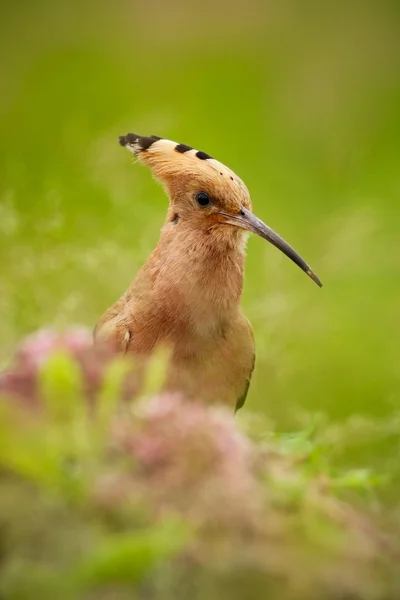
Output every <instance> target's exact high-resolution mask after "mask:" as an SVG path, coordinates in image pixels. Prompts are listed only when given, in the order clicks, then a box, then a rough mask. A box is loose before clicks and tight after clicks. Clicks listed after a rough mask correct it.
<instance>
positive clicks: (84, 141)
mask: <svg viewBox="0 0 400 600" xmlns="http://www.w3.org/2000/svg"><path fill="white" fill-rule="evenodd" d="M399 16H400V15H399V10H398V6H397V4H396V3H395V2H383V3H379V4H378V3H373V2H363V3H352V4H351V6H349V5H348V3H339V4H332V5H330V4H323V5H318V4H317V3H314V2H312V1H310V2H306V3H302V4H301V5H300V4H298V3H296V2H291V1H290V0H289V1H288V2H285V3H278V2H276V3H264V2H261V0H260V1H258V0H250V1H249V2H248V3H246V4H241V3H227V2H225V1H224V0H220V1H218V2H216V3H213V4H212V3H211V2H203V3H200V4H197V5H193V6H188V5H187V4H184V3H182V2H180V1H179V0H174V1H173V2H171V3H160V2H159V3H155V4H154V3H147V4H146V3H141V4H140V3H135V2H134V3H127V2H124V1H122V0H118V1H117V2H114V3H105V4H103V5H101V6H100V5H98V4H94V3H91V2H86V3H83V4H82V3H78V2H76V1H72V2H69V3H67V4H66V5H65V6H61V5H60V3H58V2H51V1H50V0H38V1H37V2H35V3H27V2H22V3H21V2H20V3H14V4H12V3H10V2H5V3H3V5H2V7H1V14H0V48H1V52H0V87H1V89H0V265H1V269H0V340H1V344H0V364H7V362H8V361H9V359H10V357H11V356H12V354H13V352H14V350H15V347H16V346H17V344H18V342H19V340H20V339H21V338H22V337H23V336H25V335H26V334H27V333H30V332H32V331H34V330H36V329H39V328H41V327H43V326H51V327H55V328H58V327H68V326H70V325H72V324H75V323H80V324H84V325H86V326H88V327H90V328H91V327H93V326H94V325H95V323H96V321H97V319H98V318H99V317H100V315H101V314H102V312H103V311H104V309H105V308H106V307H108V306H109V305H110V304H111V303H112V302H113V301H114V300H115V299H117V298H118V297H119V296H120V294H121V293H122V292H123V291H124V290H125V289H126V287H127V286H128V285H129V282H130V281H131V279H132V277H133V276H134V274H135V273H136V271H137V269H138V268H139V267H140V265H141V264H142V263H143V262H144V261H145V260H146V257H147V255H148V254H149V252H150V251H151V250H152V248H153V247H154V245H155V244H156V242H157V237H158V232H159V229H160V226H161V224H162V222H163V218H164V214H165V210H166V207H167V199H166V198H165V196H164V194H163V192H162V190H161V188H160V187H159V186H157V184H156V183H155V182H154V181H153V180H152V178H151V174H150V173H149V172H148V171H147V170H146V169H145V168H144V167H141V166H139V165H132V164H131V159H130V157H129V155H128V153H124V152H123V150H122V149H121V148H120V147H119V146H118V143H117V137H118V135H119V134H121V133H126V132H127V131H137V132H139V133H143V134H148V133H153V134H157V135H161V136H165V137H169V138H170V139H174V140H177V141H180V142H184V143H188V144H190V145H193V146H195V147H197V148H200V149H203V150H204V151H206V152H209V153H210V154H212V155H213V156H215V157H217V158H218V159H219V160H221V161H222V162H224V163H226V164H227V165H228V166H229V167H231V168H232V169H234V170H235V171H236V172H237V173H238V175H239V176H240V177H242V179H243V180H244V181H245V182H246V184H247V185H248V187H249V189H250V192H251V195H252V199H253V206H254V211H255V212H256V214H257V215H258V216H259V217H260V218H262V219H263V220H265V221H266V222H267V223H268V224H269V225H271V226H272V227H273V228H274V229H276V230H277V231H278V232H279V233H280V234H281V235H282V236H283V237H285V238H286V239H287V240H288V241H289V242H290V243H291V244H292V245H293V246H294V247H295V248H296V249H297V250H298V251H299V252H300V253H301V254H302V256H304V257H305V259H306V260H307V261H308V262H309V263H310V264H311V265H312V267H313V268H314V270H315V271H316V273H317V274H318V276H319V277H320V278H321V280H322V282H323V284H324V287H323V288H322V290H319V289H318V288H317V287H316V286H315V285H314V284H312V282H311V281H309V280H308V278H307V277H305V276H304V275H303V274H302V273H301V272H300V271H299V270H298V269H296V268H295V267H294V266H293V265H292V264H291V263H290V262H289V261H288V260H287V259H285V257H283V256H281V255H280V254H279V253H278V252H277V251H276V250H275V249H274V248H272V247H271V246H269V245H267V244H265V243H264V242H263V241H262V240H260V239H251V240H250V241H249V247H248V260H247V266H246V278H245V288H244V294H243V305H244V308H245V312H246V314H247V316H248V317H249V318H250V320H251V322H252V324H253V327H254V332H255V338H256V348H257V356H256V368H255V372H254V376H253V380H252V384H251V387H250V392H249V396H248V399H247V403H246V405H245V408H244V409H243V410H242V411H241V414H239V417H238V421H239V422H240V423H242V422H243V423H244V422H245V421H246V420H247V419H249V418H250V416H249V415H250V413H257V414H260V415H262V419H265V421H264V420H262V423H263V425H260V429H261V432H262V435H263V436H265V435H266V433H265V432H266V431H274V432H275V434H274V435H275V436H276V439H274V441H273V443H274V444H277V445H278V447H279V452H280V451H281V449H282V451H283V452H284V453H285V452H286V451H287V449H288V448H290V452H289V454H290V455H291V454H292V452H294V453H296V452H297V450H296V448H297V447H298V444H300V447H302V446H301V444H303V443H304V445H305V447H304V448H303V450H304V451H305V453H306V457H307V458H306V464H307V465H309V466H310V465H311V467H310V468H312V469H314V466H315V465H317V466H318V470H319V471H318V472H322V473H324V474H325V475H326V476H327V477H328V478H330V479H333V481H335V484H334V487H336V488H337V491H339V493H341V491H340V490H342V488H346V492H345V494H346V497H349V496H348V494H350V496H351V497H352V494H353V493H354V494H355V497H356V498H359V497H362V503H363V506H364V507H366V508H367V509H368V510H373V511H375V512H378V513H385V512H386V511H387V509H388V508H389V507H391V508H392V511H391V512H390V515H391V517H392V516H393V518H395V516H396V505H397V504H398V495H399V476H400V473H399V467H398V464H399V446H398V434H399V429H400V426H399V408H400V398H399V395H400V378H399V364H400V346H399V343H398V340H399V323H400V314H399V306H400V287H399V283H398V282H399V275H400V261H399V252H398V231H399V227H400V209H399V202H398V199H399V194H400V179H399V168H398V157H399V150H400V148H399V139H400V113H399V111H398V105H399V101H400V79H399V76H398V73H399V67H400V48H399V41H398V26H399ZM315 415H317V417H316V416H315ZM318 415H320V416H318ZM251 418H252V417H251ZM315 420H316V421H317V426H316V433H315V434H313V435H312V436H311V438H310V436H305V434H304V432H305V431H306V432H307V431H308V427H309V424H310V423H313V422H314V421H315ZM265 423H266V424H267V425H266V424H265ZM288 431H295V432H296V431H301V433H300V434H299V435H297V434H295V436H294V437H290V436H289V437H285V435H286V434H285V432H288ZM304 436H305V438H304V439H303V437H304ZM313 436H314V437H313ZM315 436H316V437H315ZM264 441H265V440H264ZM314 474H315V472H314ZM348 488H352V489H353V492H350V491H349V489H348ZM357 490H358V491H357ZM355 502H358V500H355ZM74 518H75V517H74ZM78 520H79V519H78ZM35 576H36V575H35ZM37 576H38V577H41V575H40V574H37ZM43 577H44V578H46V577H47V575H46V573H44V574H43ZM165 577H167V575H165ZM21 594H22V596H21ZM21 594H20V596H19V597H24V595H23V593H22V592H21ZM210 594H211V592H210ZM210 597H211V596H210Z"/></svg>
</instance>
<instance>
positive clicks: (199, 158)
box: [119, 133, 251, 208]
mask: <svg viewBox="0 0 400 600" xmlns="http://www.w3.org/2000/svg"><path fill="white" fill-rule="evenodd" d="M119 143H120V144H121V146H125V148H127V149H128V150H129V151H130V152H132V153H133V154H134V155H135V156H136V157H137V158H138V160H140V161H141V162H143V163H145V164H147V165H148V166H149V167H150V168H151V169H152V171H153V173H154V175H155V176H156V177H157V178H158V179H160V180H161V181H162V182H163V183H164V184H165V185H166V186H167V188H168V190H169V191H172V190H173V188H174V184H175V183H176V184H178V185H180V184H181V182H182V181H183V180H184V179H187V178H189V179H191V180H198V181H199V182H201V183H202V184H203V185H204V186H205V187H206V188H207V187H208V188H212V191H213V192H214V193H216V194H220V195H221V196H223V197H226V196H228V197H229V196H230V197H231V198H232V200H233V201H236V202H238V203H240V204H243V205H244V206H246V207H248V208H251V203H250V196H249V192H248V190H247V187H246V186H245V184H244V183H243V181H242V180H241V179H240V178H239V177H238V176H237V175H236V174H235V173H234V172H233V171H231V170H230V169H228V167H226V166H225V165H224V164H222V163H221V162H219V161H218V160H216V159H215V158H213V157H212V156H210V155H209V154H207V153H206V152H202V151H201V150H196V149H195V148H192V147H191V146H187V145H186V144H179V143H177V142H173V141H171V140H166V139H164V138H160V137H158V136H156V135H151V136H149V137H143V136H141V135H137V134H136V133H128V134H126V135H121V136H120V138H119Z"/></svg>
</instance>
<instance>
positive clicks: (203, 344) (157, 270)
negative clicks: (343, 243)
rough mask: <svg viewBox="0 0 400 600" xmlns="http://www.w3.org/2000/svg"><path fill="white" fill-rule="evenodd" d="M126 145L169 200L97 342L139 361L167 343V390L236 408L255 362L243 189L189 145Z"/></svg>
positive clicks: (131, 138)
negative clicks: (246, 297) (246, 286)
mask: <svg viewBox="0 0 400 600" xmlns="http://www.w3.org/2000/svg"><path fill="white" fill-rule="evenodd" d="M121 143H122V145H125V146H127V147H128V148H130V149H131V150H132V151H133V152H134V154H135V155H136V156H138V158H139V159H141V160H142V161H143V162H145V163H147V164H149V166H150V167H151V168H152V169H153V171H154V173H155V175H156V176H157V177H158V178H159V179H161V181H162V182H163V183H164V185H165V186H166V187H167V191H168V192H169V195H170V207H169V210H168V214H167V219H166V222H165V224H164V227H163V229H162V231H161V235H160V239H159V242H158V245H157V247H156V249H155V250H154V251H153V253H152V254H151V255H150V257H149V258H148V260H147V262H146V263H145V265H144V266H143V267H142V269H141V270H140V271H139V273H138V274H137V276H136V277H135V279H134V280H133V282H132V284H131V286H130V288H129V289H128V290H127V291H126V292H125V294H124V295H123V296H122V297H121V298H120V299H119V300H118V301H117V302H116V303H115V304H114V305H113V306H111V307H110V308H109V309H108V310H107V311H106V313H105V314H104V316H103V317H102V319H101V321H100V322H99V324H98V325H97V327H96V330H95V339H96V341H107V342H111V343H113V344H114V346H115V347H116V348H117V349H118V350H119V351H121V352H126V353H132V354H134V355H136V356H137V357H139V358H140V359H141V358H146V357H148V356H149V355H151V353H152V352H153V351H154V350H155V349H156V348H157V347H158V346H159V345H167V346H168V347H169V348H170V349H171V355H170V363H169V369H168V375H167V379H166V383H165V388H166V389H168V390H171V391H178V392H181V393H183V394H184V395H185V397H188V398H198V399H202V400H204V401H206V402H221V403H224V404H226V405H228V406H231V407H232V408H235V407H239V406H241V404H242V403H243V402H244V399H245V396H246V394H247V389H248V386H249V382H250V377H251V373H252V370H253V366H254V341H253V333H252V329H251V326H250V324H249V322H248V320H247V319H246V317H245V316H244V315H243V312H242V309H241V306H240V298H241V294H242V287H243V271H244V260H245V243H246V237H247V233H246V231H245V229H250V230H253V231H254V230H255V228H257V226H261V225H260V223H261V222H259V221H258V220H257V219H256V217H254V215H252V213H251V212H250V208H251V202H250V196H249V193H248V191H247V188H246V186H245V185H244V184H243V182H242V181H241V180H240V179H239V178H238V177H237V176H236V175H235V174H234V173H233V172H232V171H230V170H229V169H227V168H226V167H225V166H224V165H222V164H221V163H219V162H218V161H216V160H214V159H212V158H211V157H209V156H208V155H206V154H204V153H202V152H197V151H196V150H194V149H192V148H190V147H188V146H184V145H182V144H175V143H174V142H170V141H169V140H161V139H160V138H156V137H155V136H153V137H151V138H142V137H140V136H136V135H135V134H128V135H127V136H123V138H121ZM245 218H246V219H247V220H248V222H249V223H250V225H249V226H246V227H244V226H243V225H241V224H240V223H241V221H240V219H245ZM262 225H263V224H262ZM264 227H266V226H265V225H264ZM271 241H272V242H273V243H275V241H274V240H271ZM275 245H277V244H276V243H275Z"/></svg>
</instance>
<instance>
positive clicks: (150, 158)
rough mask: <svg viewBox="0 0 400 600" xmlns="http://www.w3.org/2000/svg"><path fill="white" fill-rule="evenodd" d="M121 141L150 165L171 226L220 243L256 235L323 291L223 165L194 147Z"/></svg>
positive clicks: (130, 136)
mask: <svg viewBox="0 0 400 600" xmlns="http://www.w3.org/2000/svg"><path fill="white" fill-rule="evenodd" d="M119 141H120V144H121V146H125V147H126V148H127V149H128V150H130V151H131V152H132V153H133V154H134V155H135V156H136V157H137V158H138V159H139V160H140V161H141V162H143V163H145V164H147V165H148V166H149V167H150V168H151V169H152V171H153V173H154V175H155V177H156V178H157V179H159V180H160V181H161V182H162V183H163V184H164V186H165V187H166V189H167V191H168V194H169V197H170V207H169V211H168V219H169V220H170V221H171V222H173V223H174V224H176V225H179V224H180V223H181V224H186V225H190V226H191V227H192V228H194V229H200V230H202V231H204V232H207V233H209V234H210V235H214V236H215V238H216V240H217V239H224V240H227V239H231V240H232V241H233V242H236V241H239V240H240V238H241V237H243V233H244V232H245V231H247V232H249V231H250V232H252V233H255V234H257V235H259V236H260V237H262V238H264V239H265V240H267V241H268V242H270V243H271V244H273V245H274V246H276V247H277V248H278V249H279V250H281V251H282V252H283V253H284V254H286V256H288V257H289V258H290V259H291V260H292V261H293V262H294V263H296V264H297V265H298V266H299V267H300V268H301V269H302V270H303V271H304V272H305V273H307V275H309V277H311V279H313V281H315V283H317V285H319V286H320V287H321V286H322V284H321V282H320V280H319V279H318V277H317V276H316V275H315V273H314V272H313V271H312V270H311V268H310V267H309V266H308V264H307V263H306V262H305V261H304V260H303V259H302V258H301V256H300V255H299V254H298V253H297V252H296V251H295V250H294V249H293V248H292V247H291V246H289V244H288V243H287V242H285V240H283V239H282V238H281V237H280V236H279V235H278V234H277V233H275V231H273V230H272V229H271V228H270V227H268V225H266V224H265V223H263V222H262V221H261V220H260V219H258V218H257V217H256V216H255V215H254V214H253V213H252V212H251V208H252V205H251V199H250V194H249V191H248V189H247V187H246V186H245V184H244V183H243V181H242V180H241V179H240V178H239V177H238V176H237V175H235V173H234V172H233V171H231V170H230V169H228V168H227V167H226V166H225V165H223V164H222V163H220V162H219V161H217V160H215V159H214V158H212V157H211V156H210V155H209V154H206V153H205V152H201V151H198V150H196V149H194V148H192V147H191V146H186V145H185V144H177V143H176V142H172V141H171V140H166V139H163V138H159V137H157V136H154V135H153V136H150V137H143V136H140V135H137V134H135V133H128V134H127V135H123V136H121V137H120V138H119Z"/></svg>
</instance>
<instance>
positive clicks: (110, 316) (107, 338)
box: [93, 298, 131, 354]
mask: <svg viewBox="0 0 400 600" xmlns="http://www.w3.org/2000/svg"><path fill="white" fill-rule="evenodd" d="M124 305H125V302H124V301H123V299H122V298H121V299H120V300H118V302H116V303H115V304H113V305H112V306H110V308H109V309H108V310H106V312H105V313H104V315H103V316H102V318H101V319H100V321H99V322H98V324H97V325H96V327H95V330H94V332H93V336H94V341H95V343H103V342H106V343H110V344H112V345H113V346H114V347H115V349H116V350H117V351H118V352H121V353H124V354H125V353H126V352H127V350H128V347H129V344H130V341H131V333H130V331H129V327H128V320H127V319H126V316H125V310H124Z"/></svg>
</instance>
